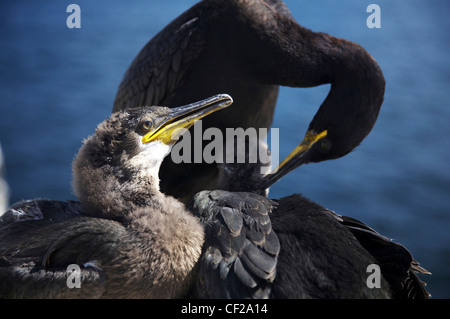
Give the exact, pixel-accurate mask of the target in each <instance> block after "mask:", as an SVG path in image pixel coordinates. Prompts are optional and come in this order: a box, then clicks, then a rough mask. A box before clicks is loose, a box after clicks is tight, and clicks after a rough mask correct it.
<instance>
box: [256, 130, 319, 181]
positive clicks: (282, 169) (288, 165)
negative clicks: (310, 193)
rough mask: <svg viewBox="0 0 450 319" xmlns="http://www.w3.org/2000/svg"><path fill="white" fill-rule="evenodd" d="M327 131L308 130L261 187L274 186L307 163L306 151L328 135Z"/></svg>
mask: <svg viewBox="0 0 450 319" xmlns="http://www.w3.org/2000/svg"><path fill="white" fill-rule="evenodd" d="M327 133H328V132H327V130H324V131H322V132H320V133H316V132H314V131H307V132H306V135H305V137H304V138H303V141H302V142H301V143H300V144H299V145H298V146H297V147H296V148H295V149H294V150H293V151H292V152H291V154H289V155H288V156H287V157H286V158H285V159H284V160H283V161H282V162H281V164H280V165H278V167H277V168H276V169H274V170H273V171H272V172H271V173H269V174H267V175H266V176H264V178H263V181H262V185H261V187H262V188H268V187H270V186H272V185H273V184H274V183H275V182H277V181H279V180H280V179H281V178H282V177H283V176H284V175H286V174H287V173H289V172H290V171H292V170H294V169H296V168H297V167H299V166H300V165H302V164H305V163H307V161H306V159H305V156H304V155H305V153H306V152H308V151H309V150H310V149H311V147H312V146H313V145H314V144H315V143H316V142H317V141H319V140H320V139H322V138H324V137H325V136H327Z"/></svg>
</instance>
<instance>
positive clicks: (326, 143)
mask: <svg viewBox="0 0 450 319" xmlns="http://www.w3.org/2000/svg"><path fill="white" fill-rule="evenodd" d="M320 148H321V149H322V151H324V152H327V151H329V150H330V148H331V142H330V141H329V140H327V139H323V140H322V141H321V142H320Z"/></svg>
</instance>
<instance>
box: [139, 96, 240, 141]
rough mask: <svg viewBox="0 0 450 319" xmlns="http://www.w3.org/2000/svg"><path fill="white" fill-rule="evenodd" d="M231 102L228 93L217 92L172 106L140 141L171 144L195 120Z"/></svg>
mask: <svg viewBox="0 0 450 319" xmlns="http://www.w3.org/2000/svg"><path fill="white" fill-rule="evenodd" d="M232 103H233V99H232V98H231V96H229V95H228V94H218V95H214V96H212V97H210V98H207V99H205V100H201V101H198V102H194V103H191V104H188V105H184V106H180V107H175V108H172V109H171V112H170V114H169V115H167V116H166V117H164V118H163V119H162V120H161V121H160V123H158V124H157V125H156V127H155V128H154V129H153V130H151V131H150V132H148V133H147V134H145V135H144V136H143V137H142V142H143V143H150V142H152V141H156V140H158V141H161V142H163V143H165V144H173V143H175V142H176V141H177V137H178V136H179V135H181V134H183V133H184V132H185V131H186V130H187V129H189V128H190V127H191V126H192V125H194V123H195V122H196V121H198V120H200V119H201V118H203V117H205V116H208V115H209V114H211V113H214V112H216V111H218V110H221V109H224V108H226V107H228V106H230V105H231V104H232Z"/></svg>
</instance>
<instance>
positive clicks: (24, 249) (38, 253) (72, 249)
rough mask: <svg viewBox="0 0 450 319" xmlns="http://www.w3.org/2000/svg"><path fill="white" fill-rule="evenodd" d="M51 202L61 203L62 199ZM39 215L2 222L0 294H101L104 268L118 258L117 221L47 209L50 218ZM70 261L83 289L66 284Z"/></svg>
mask: <svg viewBox="0 0 450 319" xmlns="http://www.w3.org/2000/svg"><path fill="white" fill-rule="evenodd" d="M47 204H49V203H47ZM28 205H30V203H28ZM55 205H62V206H64V204H63V202H59V203H55ZM15 209H20V207H17V206H16V208H15ZM35 213H36V211H35ZM43 215H44V217H43V218H39V219H34V220H33V219H28V220H23V221H16V222H10V223H8V224H5V225H1V227H0V295H1V296H3V297H6V298H64V297H68V298H76V297H101V296H102V295H103V293H104V290H105V274H104V271H103V269H102V267H103V266H105V265H106V264H107V263H108V262H113V259H114V258H116V257H117V256H115V252H116V251H117V249H118V248H117V247H119V246H120V245H121V241H122V239H123V236H124V232H125V230H124V228H123V227H122V226H121V225H120V224H119V223H118V222H115V221H110V220H105V219H100V218H90V217H84V216H78V215H72V214H69V215H64V214H62V215H61V216H56V213H55V212H51V211H50V212H49V215H51V217H50V218H46V217H45V215H46V212H45V211H44V212H43ZM69 265H72V266H73V265H75V266H78V267H79V270H80V273H79V275H80V276H79V277H78V278H79V279H80V281H79V282H80V285H81V288H82V289H71V288H70V287H69V286H68V280H71V279H70V278H69V277H70V275H71V274H72V270H71V269H68V266H69ZM73 279H74V278H73ZM74 280H75V279H74Z"/></svg>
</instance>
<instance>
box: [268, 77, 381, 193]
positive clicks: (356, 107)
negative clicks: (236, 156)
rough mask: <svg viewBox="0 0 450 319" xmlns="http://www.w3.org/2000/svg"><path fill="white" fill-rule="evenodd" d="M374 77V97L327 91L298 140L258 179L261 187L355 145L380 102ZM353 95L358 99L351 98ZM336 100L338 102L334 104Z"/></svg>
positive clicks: (369, 126) (366, 131) (373, 119)
mask: <svg viewBox="0 0 450 319" xmlns="http://www.w3.org/2000/svg"><path fill="white" fill-rule="evenodd" d="M380 72H381V71H380ZM376 79H377V81H375V80H374V81H373V82H372V83H374V86H378V87H379V88H377V89H376V91H377V94H374V96H370V95H367V96H364V95H362V94H360V95H355V94H353V95H351V94H348V95H347V98H345V97H337V96H335V95H337V94H341V93H336V91H333V90H331V91H330V94H329V95H328V97H327V98H326V100H325V101H324V103H323V104H322V105H321V107H320V108H319V110H318V112H317V113H316V115H315V116H314V118H313V120H312V121H311V123H310V124H309V127H308V130H307V132H306V134H305V137H304V138H303V140H302V141H301V143H300V144H299V145H298V146H297V147H296V148H295V149H294V150H293V151H292V152H291V153H290V154H289V155H288V156H287V157H286V159H284V160H283V161H282V162H281V164H280V165H279V166H278V167H277V168H276V169H275V170H274V171H273V172H272V173H270V174H267V175H266V176H265V177H264V178H263V179H262V181H261V185H262V186H261V187H269V186H271V185H272V184H274V183H275V182H276V181H278V180H279V179H281V178H282V177H283V176H284V175H286V174H287V173H289V172H290V171H292V170H294V169H295V168H297V167H299V166H300V165H303V164H307V163H317V162H321V161H325V160H330V159H336V158H339V157H342V156H345V155H346V154H348V153H350V152H351V151H352V150H353V149H354V148H355V147H357V146H358V145H359V144H360V143H361V142H362V141H363V140H364V138H365V137H366V136H367V135H368V134H369V133H370V131H371V130H372V128H373V126H374V125H375V122H376V120H377V117H378V114H379V111H380V108H381V105H382V102H383V93H384V78H383V76H382V74H381V73H380V74H379V75H377V76H376ZM350 91H351V89H349V92H350ZM343 92H346V91H345V90H343ZM355 98H358V99H362V100H361V101H354V99H355ZM336 100H339V101H340V103H339V104H337V103H335V101H336ZM361 105H363V107H362V106H361Z"/></svg>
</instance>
